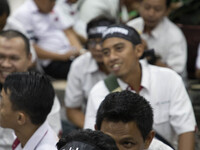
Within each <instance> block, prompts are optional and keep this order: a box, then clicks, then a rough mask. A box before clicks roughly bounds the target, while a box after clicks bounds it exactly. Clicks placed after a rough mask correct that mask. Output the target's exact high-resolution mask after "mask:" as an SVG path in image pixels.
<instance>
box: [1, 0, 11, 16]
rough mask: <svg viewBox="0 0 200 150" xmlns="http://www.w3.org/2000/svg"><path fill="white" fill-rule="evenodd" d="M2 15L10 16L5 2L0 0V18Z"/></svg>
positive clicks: (5, 0)
mask: <svg viewBox="0 0 200 150" xmlns="http://www.w3.org/2000/svg"><path fill="white" fill-rule="evenodd" d="M3 14H6V15H7V16H9V15H10V7H9V4H8V1H7V0H0V16H2V15H3Z"/></svg>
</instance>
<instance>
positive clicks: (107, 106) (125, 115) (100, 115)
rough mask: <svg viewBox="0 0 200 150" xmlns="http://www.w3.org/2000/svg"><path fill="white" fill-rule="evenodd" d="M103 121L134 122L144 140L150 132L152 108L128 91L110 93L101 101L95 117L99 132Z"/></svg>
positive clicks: (142, 99) (138, 96)
mask: <svg viewBox="0 0 200 150" xmlns="http://www.w3.org/2000/svg"><path fill="white" fill-rule="evenodd" d="M103 121H111V122H120V121H122V122H124V123H128V122H131V121H133V122H135V123H136V125H137V127H138V129H139V130H140V132H141V134H142V136H143V138H144V139H145V138H146V136H147V135H148V134H149V132H150V131H151V130H152V125H153V112H152V108H151V106H150V104H149V102H147V101H146V100H145V99H144V98H143V97H142V96H140V95H138V94H136V93H132V92H130V91H122V92H115V93H110V94H109V95H107V96H106V97H105V99H104V100H103V101H102V103H101V105H100V107H99V109H98V111H97V116H96V128H97V129H98V130H101V125H102V122H103Z"/></svg>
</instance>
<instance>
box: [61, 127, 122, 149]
mask: <svg viewBox="0 0 200 150" xmlns="http://www.w3.org/2000/svg"><path fill="white" fill-rule="evenodd" d="M57 148H58V150H118V148H117V145H116V143H115V141H114V140H113V139H112V138H111V137H110V136H108V135H106V134H104V133H103V132H101V131H92V130H89V129H87V130H75V131H73V132H71V133H70V134H68V135H66V136H65V138H62V139H60V140H59V142H58V143H57Z"/></svg>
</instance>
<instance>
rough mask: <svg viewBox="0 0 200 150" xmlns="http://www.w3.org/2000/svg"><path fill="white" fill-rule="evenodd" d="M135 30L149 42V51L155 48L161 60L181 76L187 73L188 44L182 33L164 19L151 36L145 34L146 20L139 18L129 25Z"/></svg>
mask: <svg viewBox="0 0 200 150" xmlns="http://www.w3.org/2000/svg"><path fill="white" fill-rule="evenodd" d="M127 24H128V25H129V26H131V27H133V28H135V29H136V30H137V31H138V32H139V33H140V34H141V37H142V38H143V39H144V40H145V41H146V42H147V46H148V48H149V49H151V48H154V50H155V53H156V54H157V55H159V56H161V60H162V61H163V62H164V63H166V64H167V65H168V66H169V67H171V68H172V69H173V70H175V71H176V72H177V73H179V74H184V73H185V67H186V60H187V44H186V40H185V37H184V35H183V33H182V31H181V30H180V29H179V28H178V27H177V26H176V25H175V24H174V23H172V22H171V21H170V20H169V19H168V18H167V17H164V18H163V19H162V20H161V21H160V23H159V24H158V25H157V26H156V27H155V29H153V31H152V32H151V35H149V34H146V33H143V31H144V20H143V19H142V18H141V17H139V18H136V19H133V20H131V21H130V22H128V23H127Z"/></svg>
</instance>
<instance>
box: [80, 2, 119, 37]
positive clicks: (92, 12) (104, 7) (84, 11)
mask: <svg viewBox="0 0 200 150" xmlns="http://www.w3.org/2000/svg"><path fill="white" fill-rule="evenodd" d="M118 4H119V0H85V1H84V2H83V4H82V6H81V8H80V21H82V29H83V31H82V36H83V37H87V34H86V25H87V23H88V22H89V21H90V20H92V19H94V18H95V17H98V16H99V15H106V16H110V17H113V18H117V11H118Z"/></svg>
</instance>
